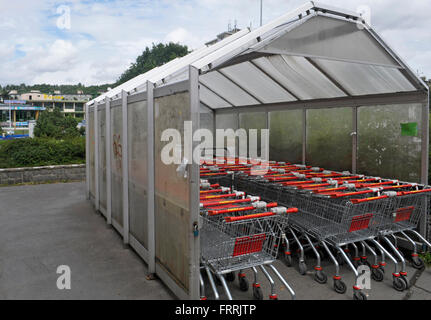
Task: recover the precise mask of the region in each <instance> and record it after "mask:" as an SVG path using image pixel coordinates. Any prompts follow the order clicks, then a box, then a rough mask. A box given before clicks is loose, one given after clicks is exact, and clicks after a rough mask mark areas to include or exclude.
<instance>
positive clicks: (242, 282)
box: [239, 277, 249, 291]
mask: <svg viewBox="0 0 431 320" xmlns="http://www.w3.org/2000/svg"><path fill="white" fill-rule="evenodd" d="M248 287H249V284H248V280H247V278H246V277H240V278H239V289H240V290H241V291H248Z"/></svg>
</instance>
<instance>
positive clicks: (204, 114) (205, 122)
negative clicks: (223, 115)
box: [199, 107, 214, 133]
mask: <svg viewBox="0 0 431 320" xmlns="http://www.w3.org/2000/svg"><path fill="white" fill-rule="evenodd" d="M199 116H200V120H199V125H200V129H208V130H210V131H211V132H213V133H214V112H212V111H211V110H209V109H208V108H205V107H201V108H200V114H199Z"/></svg>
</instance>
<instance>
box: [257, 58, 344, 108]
mask: <svg viewBox="0 0 431 320" xmlns="http://www.w3.org/2000/svg"><path fill="white" fill-rule="evenodd" d="M254 62H255V63H256V64H257V65H258V66H259V67H261V68H262V69H263V70H265V71H266V72H267V73H268V74H270V75H271V76H272V77H273V78H274V79H276V80H277V81H278V82H280V83H281V84H283V85H284V86H285V87H286V88H288V89H289V90H290V91H291V92H292V93H293V94H294V95H296V96H297V97H298V98H299V99H301V100H311V99H323V98H335V97H343V96H345V94H344V93H343V91H341V90H340V89H339V88H337V86H336V85H334V84H333V83H332V82H331V81H329V80H328V78H327V77H325V76H324V75H323V74H322V73H321V72H320V71H318V70H317V69H316V68H315V67H314V66H313V65H311V64H310V63H309V62H308V61H307V60H306V59H304V58H303V57H294V56H282V55H274V56H270V57H264V58H259V59H256V60H254Z"/></svg>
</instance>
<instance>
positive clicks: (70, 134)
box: [34, 109, 81, 139]
mask: <svg viewBox="0 0 431 320" xmlns="http://www.w3.org/2000/svg"><path fill="white" fill-rule="evenodd" d="M77 126H78V121H76V119H75V118H72V117H65V116H64V115H63V114H62V113H61V112H60V111H59V110H58V109H54V110H53V111H52V112H50V111H44V112H42V113H41V115H40V117H39V119H38V120H37V123H36V126H35V128H34V136H35V137H39V138H55V139H66V138H74V137H79V136H80V135H81V134H80V133H79V130H78V128H77Z"/></svg>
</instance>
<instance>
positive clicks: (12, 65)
mask: <svg viewBox="0 0 431 320" xmlns="http://www.w3.org/2000/svg"><path fill="white" fill-rule="evenodd" d="M263 2H264V12H263V20H264V23H265V22H269V21H270V20H272V19H274V18H276V17H278V16H280V15H282V14H284V13H286V12H288V11H290V10H292V9H295V8H296V7H298V6H300V5H302V4H304V3H305V0H263ZM322 2H324V3H326V4H330V5H334V6H338V7H344V8H347V9H351V10H354V11H356V10H357V9H358V8H360V7H364V6H365V7H368V8H369V9H370V12H371V24H372V26H373V27H374V28H375V29H376V30H377V31H378V32H379V33H380V34H381V35H382V36H383V38H384V39H386V40H387V42H389V44H390V45H391V46H392V47H393V48H394V49H395V50H396V51H397V52H399V53H400V55H401V56H402V57H403V58H404V60H405V61H406V62H407V63H408V64H409V65H410V66H411V67H412V68H413V69H414V70H415V72H418V73H419V74H420V75H424V76H427V77H428V78H431V28H430V25H429V21H430V17H429V14H430V12H431V1H426V0H409V1H405V0H325V1H322ZM259 8H260V0H69V1H56V0H13V1H11V0H0V13H1V19H0V34H1V39H0V61H1V63H0V85H5V84H20V83H27V84H35V83H50V84H74V83H78V82H81V83H83V84H86V85H90V84H102V83H110V82H114V81H115V80H116V79H117V78H118V77H119V75H120V74H121V73H122V72H123V71H124V70H125V69H126V68H127V67H128V66H129V65H130V63H131V62H133V61H134V60H135V58H136V57H137V56H138V55H139V54H140V53H141V52H142V51H143V49H144V48H145V46H151V44H152V43H153V42H154V43H158V42H168V41H174V42H180V43H182V44H187V45H188V46H189V47H191V48H193V49H195V48H198V47H200V46H202V45H203V44H204V43H205V42H207V41H208V40H211V39H213V38H214V37H215V35H216V34H218V33H220V32H222V31H224V30H226V29H227V27H228V24H229V23H231V25H233V24H234V21H235V20H236V21H237V24H238V27H239V28H244V27H247V26H250V25H251V27H252V28H256V27H258V25H259ZM69 13H70V15H69ZM68 17H70V19H68Z"/></svg>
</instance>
